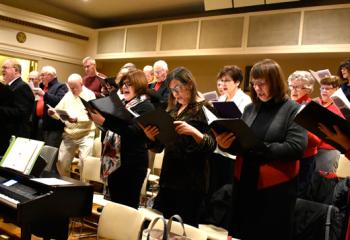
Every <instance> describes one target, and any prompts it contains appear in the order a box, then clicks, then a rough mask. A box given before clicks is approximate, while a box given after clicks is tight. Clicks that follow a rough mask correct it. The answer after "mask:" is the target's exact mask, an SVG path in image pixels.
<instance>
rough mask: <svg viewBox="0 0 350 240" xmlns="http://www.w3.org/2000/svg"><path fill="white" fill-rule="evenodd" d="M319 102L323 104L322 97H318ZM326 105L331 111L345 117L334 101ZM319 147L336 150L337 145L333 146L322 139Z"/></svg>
mask: <svg viewBox="0 0 350 240" xmlns="http://www.w3.org/2000/svg"><path fill="white" fill-rule="evenodd" d="M317 102H318V103H319V104H320V105H322V106H323V104H322V100H321V98H318V99H317ZM324 107H325V108H327V109H328V110H329V111H331V112H333V113H335V114H337V115H338V116H340V117H342V118H344V116H343V114H342V113H341V112H340V110H339V108H337V106H336V105H335V104H334V103H333V102H332V103H330V104H329V105H327V106H324ZM318 149H327V150H334V149H335V147H333V146H331V145H329V144H328V143H326V142H324V141H323V140H321V143H320V145H319V147H318Z"/></svg>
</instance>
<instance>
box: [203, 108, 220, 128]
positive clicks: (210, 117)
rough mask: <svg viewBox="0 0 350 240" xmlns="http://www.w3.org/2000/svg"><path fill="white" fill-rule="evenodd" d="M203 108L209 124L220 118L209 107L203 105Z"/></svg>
mask: <svg viewBox="0 0 350 240" xmlns="http://www.w3.org/2000/svg"><path fill="white" fill-rule="evenodd" d="M202 109H203V112H204V115H205V117H206V118H207V122H208V124H209V125H210V124H211V123H212V122H213V121H215V120H217V119H218V118H217V117H216V116H215V114H214V113H212V112H211V111H210V110H209V109H208V108H207V107H205V106H203V107H202Z"/></svg>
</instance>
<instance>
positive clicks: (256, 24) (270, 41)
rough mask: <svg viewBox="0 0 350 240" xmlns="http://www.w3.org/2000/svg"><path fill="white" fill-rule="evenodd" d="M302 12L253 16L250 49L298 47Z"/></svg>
mask: <svg viewBox="0 0 350 240" xmlns="http://www.w3.org/2000/svg"><path fill="white" fill-rule="evenodd" d="M299 25H300V12H290V13H281V14H269V15H260V16H251V17H250V19H249V33H248V47H263V46H284V45H297V44H298V37H299Z"/></svg>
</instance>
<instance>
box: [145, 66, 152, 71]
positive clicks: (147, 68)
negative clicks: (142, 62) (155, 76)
mask: <svg viewBox="0 0 350 240" xmlns="http://www.w3.org/2000/svg"><path fill="white" fill-rule="evenodd" d="M143 71H144V72H151V71H153V67H152V66H151V65H146V66H144V68H143Z"/></svg>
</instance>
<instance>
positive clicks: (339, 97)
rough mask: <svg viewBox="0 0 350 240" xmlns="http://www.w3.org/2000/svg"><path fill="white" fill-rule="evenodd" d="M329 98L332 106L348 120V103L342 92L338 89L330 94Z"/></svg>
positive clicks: (349, 113)
mask: <svg viewBox="0 0 350 240" xmlns="http://www.w3.org/2000/svg"><path fill="white" fill-rule="evenodd" d="M331 98H332V99H333V102H334V104H335V105H336V106H337V107H338V109H339V110H340V111H341V113H342V114H343V115H344V117H345V119H346V120H350V102H349V100H348V98H347V97H346V96H345V94H344V92H343V90H342V89H341V88H339V89H338V90H337V91H335V92H334V93H333V94H332V96H331Z"/></svg>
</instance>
